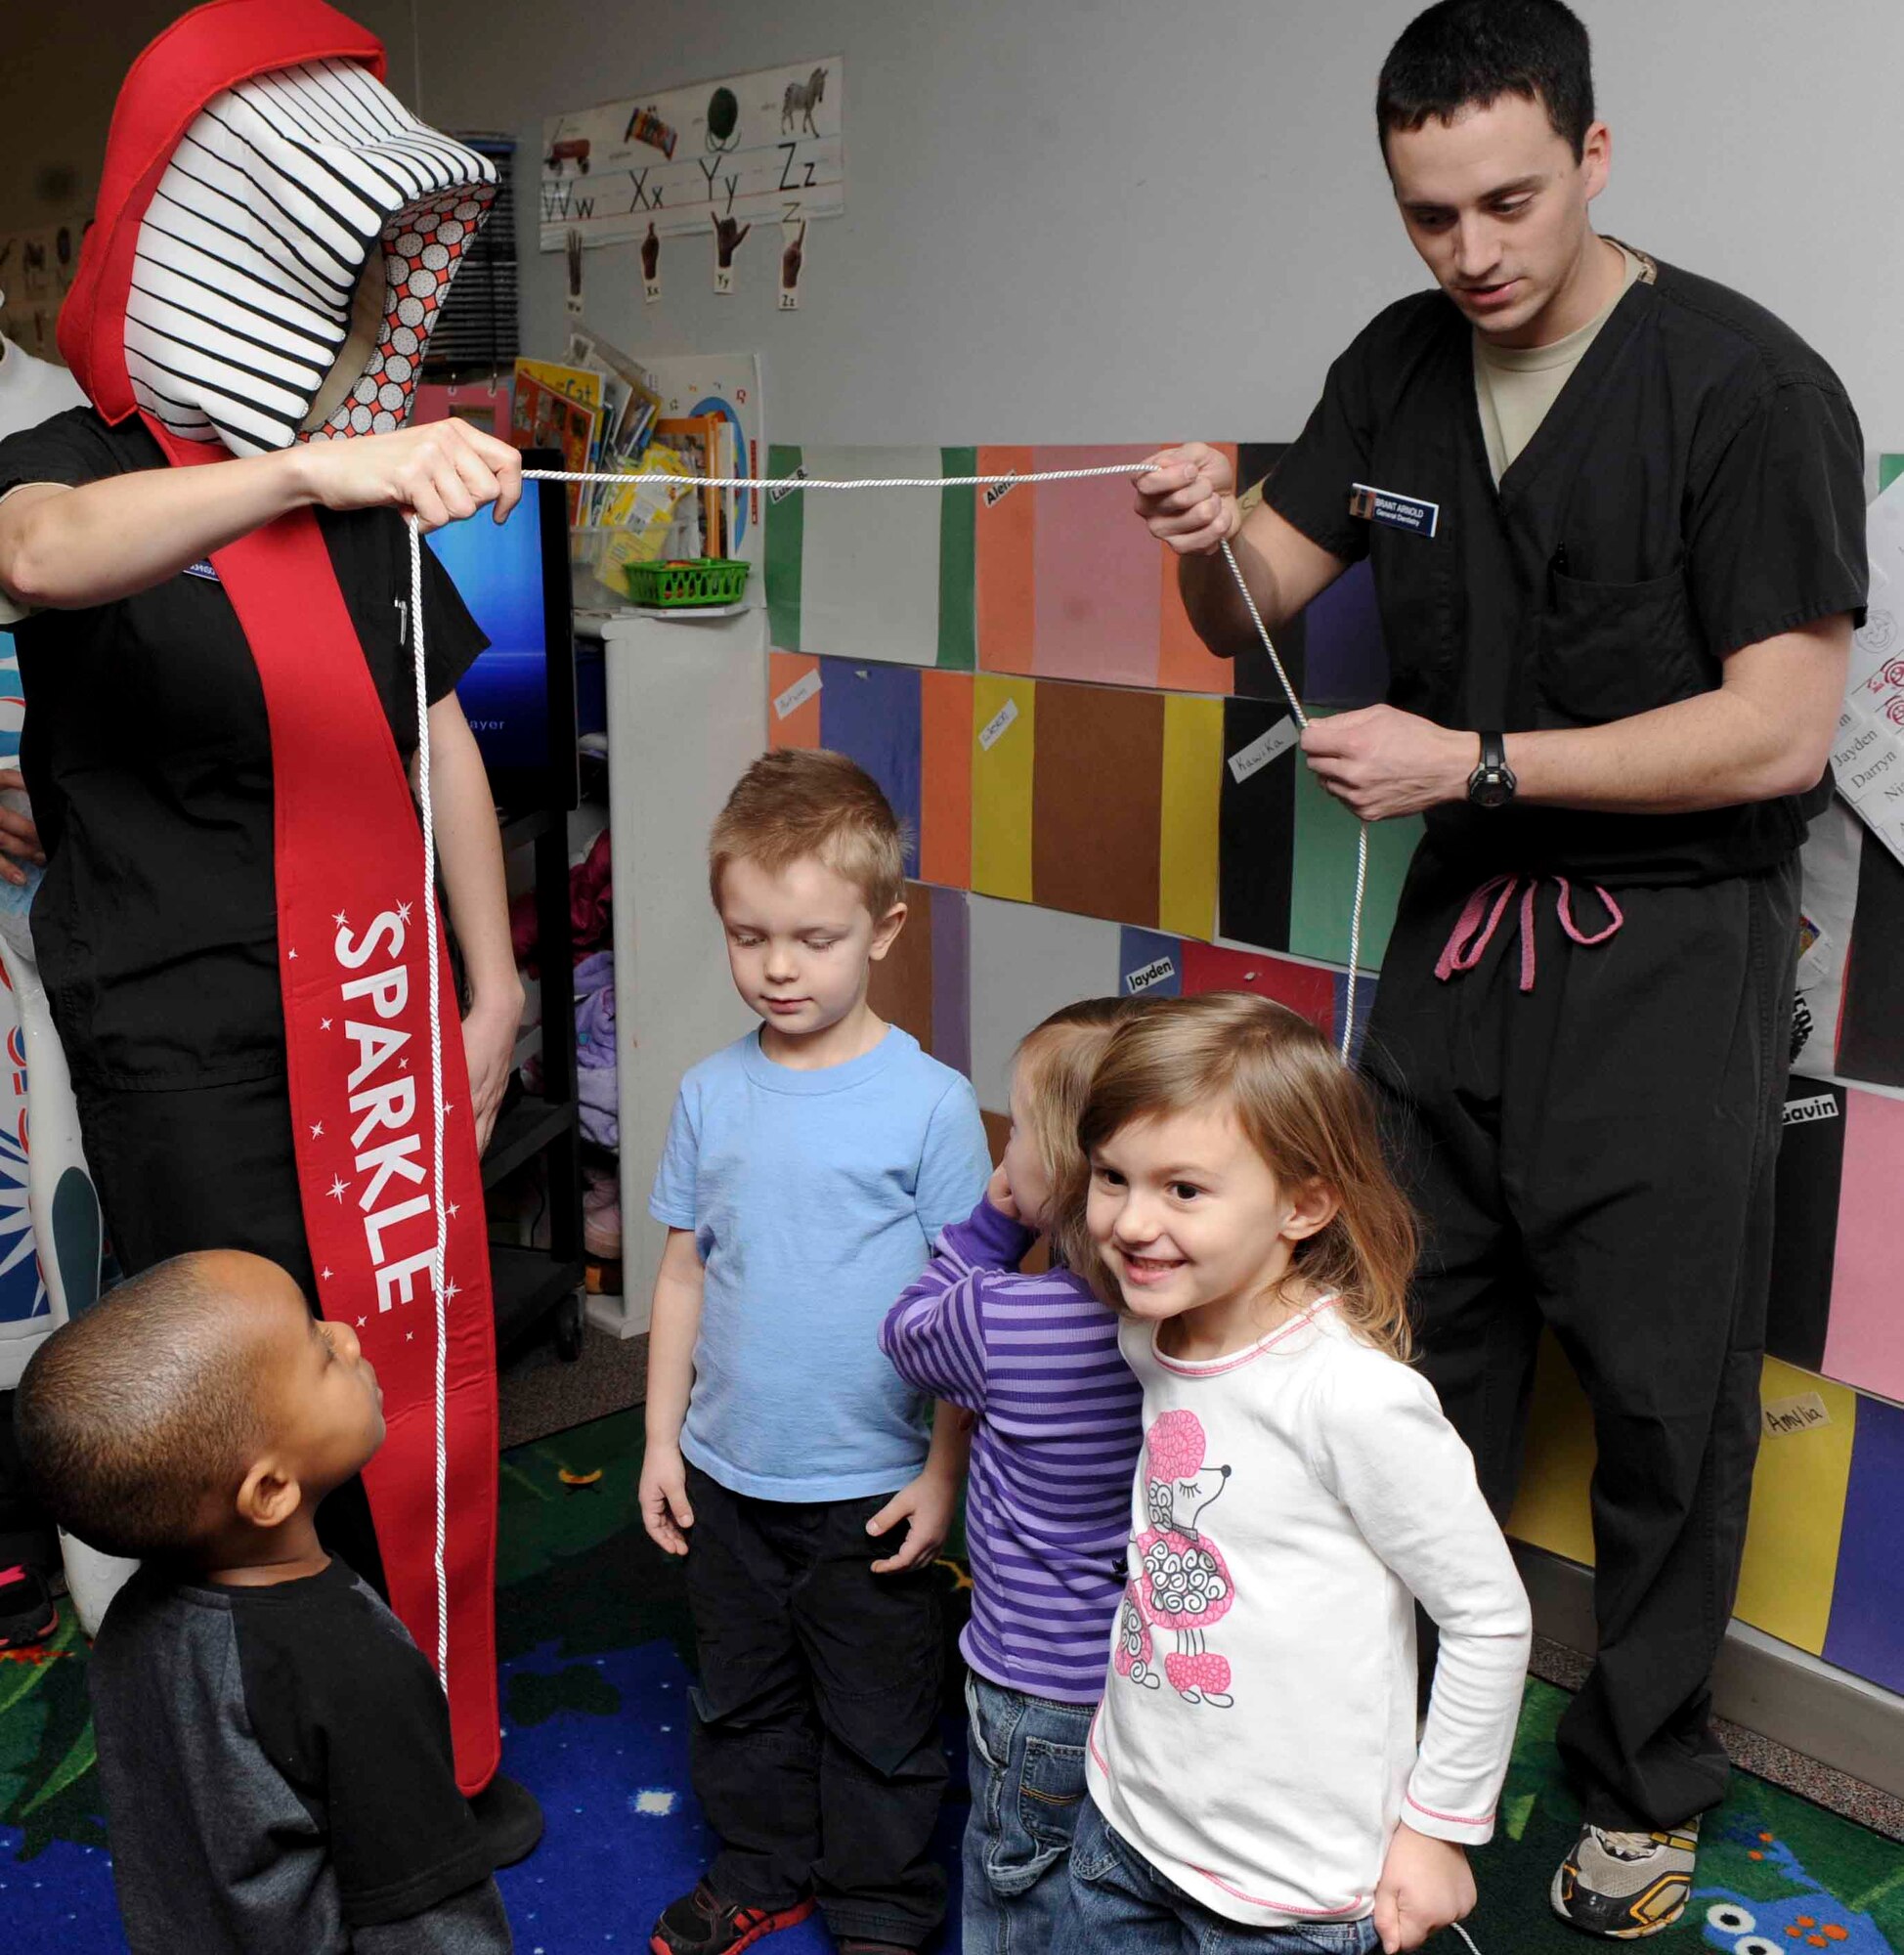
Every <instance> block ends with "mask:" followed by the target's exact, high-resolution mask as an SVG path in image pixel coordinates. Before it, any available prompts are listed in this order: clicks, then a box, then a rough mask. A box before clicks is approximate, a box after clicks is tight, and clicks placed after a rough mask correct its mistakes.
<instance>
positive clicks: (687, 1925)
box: [648, 1881, 813, 1955]
mask: <svg viewBox="0 0 1904 1955" xmlns="http://www.w3.org/2000/svg"><path fill="white" fill-rule="evenodd" d="M812 1912H813V1900H812V1896H811V1895H810V1894H809V1895H808V1896H807V1898H806V1899H805V1900H797V1901H794V1902H792V1903H790V1904H789V1905H788V1906H786V1907H782V1908H767V1907H750V1906H748V1905H747V1903H746V1902H744V1901H732V1900H722V1899H721V1898H720V1896H719V1895H718V1894H717V1893H715V1892H714V1889H713V1888H711V1887H710V1886H709V1885H708V1884H707V1882H706V1881H703V1882H702V1883H701V1884H700V1886H699V1887H697V1888H696V1889H695V1890H694V1891H693V1892H692V1893H690V1894H683V1895H682V1896H681V1897H680V1899H679V1900H676V1901H671V1902H669V1904H668V1906H667V1907H666V1908H665V1909H663V1911H662V1917H661V1919H660V1920H659V1921H658V1922H656V1923H655V1932H654V1933H653V1934H652V1935H650V1936H649V1939H648V1946H649V1947H650V1948H651V1949H652V1950H653V1951H654V1955H738V1951H739V1950H741V1949H743V1948H752V1947H753V1946H754V1944H755V1943H756V1942H757V1941H758V1940H759V1939H760V1938H761V1937H762V1936H763V1935H767V1934H774V1933H778V1932H779V1931H780V1930H781V1929H783V1928H792V1927H793V1926H794V1925H795V1924H796V1923H798V1922H801V1921H804V1920H805V1919H806V1917H807V1916H808V1915H809V1914H811V1913H812Z"/></svg>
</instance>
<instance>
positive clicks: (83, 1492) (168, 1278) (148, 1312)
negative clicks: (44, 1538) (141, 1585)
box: [14, 1254, 262, 1558]
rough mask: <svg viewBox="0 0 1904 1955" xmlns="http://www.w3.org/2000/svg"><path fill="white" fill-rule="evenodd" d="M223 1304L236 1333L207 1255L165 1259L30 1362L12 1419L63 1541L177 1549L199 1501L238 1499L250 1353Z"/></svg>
mask: <svg viewBox="0 0 1904 1955" xmlns="http://www.w3.org/2000/svg"><path fill="white" fill-rule="evenodd" d="M220 1274H224V1275H225V1276H226V1281H224V1282H220V1281H219V1280H218V1277H219V1275H220ZM235 1307H236V1310H237V1312H238V1322H240V1323H241V1322H242V1315H241V1313H242V1309H243V1305H242V1302H241V1301H236V1300H235V1299H234V1298H233V1295H232V1286H231V1282H230V1280H229V1274H228V1273H224V1272H216V1271H215V1264H214V1259H213V1258H212V1257H210V1256H207V1255H202V1254H197V1255H189V1256H174V1257H173V1258H172V1260H171V1261H170V1262H165V1263H160V1264H158V1265H157V1266H156V1267H155V1268H153V1269H150V1270H148V1271H146V1272H145V1274H144V1275H142V1276H137V1277H134V1278H133V1279H132V1281H131V1282H126V1283H122V1284H121V1285H120V1286H119V1287H118V1288H117V1289H115V1290H113V1291H112V1292H111V1293H110V1294H109V1295H108V1296H107V1297H106V1298H104V1299H103V1300H102V1301H101V1302H99V1303H97V1304H95V1305H94V1306H93V1308H92V1309H90V1310H88V1311H87V1312H86V1313H85V1314H84V1315H83V1316H80V1317H76V1318H74V1319H73V1321H72V1322H71V1323H70V1324H67V1325H63V1326H62V1327H61V1328H60V1329H58V1330H56V1331H55V1332H54V1333H53V1335H52V1336H51V1337H49V1338H48V1339H47V1340H46V1342H45V1343H44V1344H42V1345H41V1346H40V1348H39V1349H38V1350H37V1351H36V1352H34V1354H33V1358H32V1362H31V1363H30V1364H28V1366H27V1367H26V1371H25V1374H24V1376H22V1379H21V1381H20V1391H19V1394H18V1396H17V1398H16V1399H15V1403H14V1423H15V1427H16V1429H17V1431H18V1433H19V1437H20V1451H21V1456H22V1460H23V1462H24V1464H25V1467H26V1472H27V1477H28V1479H29V1480H30V1481H31V1483H32V1486H33V1490H34V1492H35V1493H36V1494H37V1495H38V1496H39V1498H40V1499H41V1501H42V1502H43V1503H44V1504H45V1506H46V1508H47V1511H48V1512H50V1513H51V1514H52V1515H53V1517H54V1519H55V1520H57V1521H58V1522H59V1523H60V1525H61V1526H62V1527H63V1528H65V1530H66V1532H67V1533H68V1534H71V1535H76V1536H77V1537H78V1538H79V1539H80V1540H81V1541H83V1542H86V1544H87V1545H88V1546H89V1547H96V1548H98V1549H99V1550H100V1551H101V1552H102V1553H105V1554H122V1555H130V1556H134V1557H139V1558H143V1557H145V1556H147V1555H153V1554H164V1553H176V1552H179V1551H181V1550H183V1549H187V1548H189V1547H190V1546H191V1545H192V1544H193V1541H194V1537H195V1534H196V1532H197V1530H198V1526H199V1522H200V1517H201V1515H202V1514H203V1511H204V1503H205V1499H206V1496H207V1495H210V1494H215V1493H219V1492H222V1491H224V1490H225V1489H226V1488H227V1487H229V1488H230V1490H231V1491H232V1492H233V1493H234V1494H235V1493H236V1492H237V1491H238V1481H239V1480H240V1478H241V1477H242V1475H243V1473H244V1471H245V1469H246V1468H247V1467H248V1466H249V1464H250V1452H251V1449H252V1448H254V1447H255V1446H256V1445H257V1443H258V1441H259V1439H260V1437H261V1436H262V1435H261V1431H260V1421H259V1414H258V1407H257V1389H256V1388H257V1380H258V1374H259V1366H258V1354H259V1348H260V1347H259V1344H258V1341H257V1340H256V1339H254V1338H250V1337H246V1336H244V1335H242V1334H239V1335H237V1336H235V1335H234V1334H233V1332H234V1322H235Z"/></svg>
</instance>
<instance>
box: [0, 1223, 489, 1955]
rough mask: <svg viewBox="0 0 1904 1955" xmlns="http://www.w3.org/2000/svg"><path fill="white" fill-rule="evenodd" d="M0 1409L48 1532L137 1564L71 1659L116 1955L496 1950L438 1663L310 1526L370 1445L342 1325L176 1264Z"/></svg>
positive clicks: (54, 1350)
mask: <svg viewBox="0 0 1904 1955" xmlns="http://www.w3.org/2000/svg"><path fill="white" fill-rule="evenodd" d="M16 1416H17V1419H18V1422H19V1426H20V1437H21V1446H22V1453H23V1454H24V1455H25V1458H26V1463H27V1468H28V1471H29V1472H30V1473H31V1474H32V1475H33V1477H34V1479H35V1481H36V1483H37V1485H38V1487H39V1488H40V1489H41V1491H42V1493H43V1496H44V1498H45V1500H46V1504H47V1505H48V1507H49V1508H50V1509H51V1510H52V1511H53V1513H54V1514H55V1516H56V1517H57V1518H58V1519H59V1521H60V1522H61V1524H62V1525H63V1526H64V1527H65V1528H66V1530H67V1531H68V1532H69V1533H71V1534H74V1535H77V1536H78V1537H79V1538H80V1539H81V1540H82V1541H85V1542H88V1543H89V1544H90V1545H92V1546H95V1547H99V1548H102V1549H104V1550H106V1551H107V1552H108V1553H114V1554H131V1555H139V1556H142V1557H144V1559H145V1563H146V1565H145V1566H144V1567H143V1568H142V1569H141V1570H140V1572H139V1573H138V1574H137V1575H136V1576H135V1577H134V1578H133V1579H132V1581H131V1582H130V1583H128V1584H127V1586H126V1587H125V1588H124V1589H123V1590H122V1591H121V1592H120V1594H119V1595H118V1597H117V1598H116V1599H115V1600H114V1602H113V1604H112V1607H111V1609H110V1611H109V1612H108V1615H107V1618H106V1622H105V1624H104V1625H103V1626H102V1628H101V1630H100V1634H99V1640H98V1642H97V1644H96V1646H95V1648H94V1651H93V1661H92V1667H91V1682H92V1695H93V1713H94V1722H95V1725H96V1728H97V1733H98V1741H99V1758H100V1773H101V1777H102V1780H103V1782H104V1784H105V1788H106V1800H107V1812H108V1821H109V1825H110V1831H111V1841H112V1862H113V1872H114V1876H115V1878H116V1881H117V1884H118V1890H119V1909H120V1913H121V1914H122V1915H123V1917H124V1920H125V1929H126V1938H127V1940H128V1942H129V1943H130V1944H131V1947H132V1950H133V1955H161V1951H162V1955H177V1951H178V1950H180V1949H186V1948H189V1949H191V1950H192V1951H193V1955H228V1951H229V1955H262V1952H263V1951H267V1950H268V1951H271V1955H341V1951H354V1955H509V1950H510V1948H511V1945H512V1944H511V1941H510V1935H509V1927H508V1921H507V1919H506V1917H505V1916H504V1914H503V1911H502V1902H501V1898H500V1896H499V1895H498V1892H497V1890H496V1884H495V1882H494V1881H493V1880H492V1879H491V1878H490V1863H489V1859H488V1857H487V1855H486V1853H485V1850H484V1846H483V1843H482V1840H481V1838H480V1836H479V1834H478V1831H477V1826H476V1821H475V1819H474V1818H473V1817H472V1815H471V1813H470V1810H469V1806H468V1803H466V1802H465V1800H464V1799H463V1798H462V1796H461V1794H460V1793H459V1792H458V1791H457V1790H456V1783H455V1775H454V1768H453V1764H452V1759H451V1750H450V1720H449V1714H448V1711H447V1709H446V1707H445V1704H444V1699H443V1693H442V1690H441V1689H440V1688H439V1686H438V1683H437V1679H436V1676H435V1674H434V1673H433V1672H432V1671H431V1669H430V1667H429V1665H428V1663H427V1662H426V1661H425V1660H424V1658H423V1656H422V1655H421V1654H420V1652H419V1651H418V1650H417V1648H416V1646H415V1645H414V1644H413V1643H412V1642H411V1639H410V1637H409V1635H408V1634H407V1633H406V1631H405V1630H404V1629H403V1627H402V1625H401V1624H399V1623H398V1621H397V1619H396V1618H395V1617H394V1616H393V1615H392V1614H391V1613H390V1611H389V1610H388V1609H387V1608H385V1607H384V1605H383V1603H382V1602H381V1601H379V1600H378V1599H377V1597H376V1595H375V1594H374V1593H373V1592H372V1590H371V1589H370V1588H369V1587H368V1586H367V1585H366V1584H364V1583H363V1582H361V1581H359V1580H358V1578H357V1577H356V1576H355V1575H353V1574H352V1573H351V1571H350V1570H349V1569H348V1568H347V1567H345V1565H344V1564H343V1563H342V1562H341V1561H336V1560H332V1559H331V1558H330V1557H329V1556H328V1555H326V1554H325V1550H324V1549H323V1548H322V1547H321V1546H320V1545H319V1544H318V1539H317V1533H316V1528H315V1526H314V1523H313V1515H314V1513H315V1511H316V1508H317V1505H318V1502H319V1501H320V1500H321V1499H323V1498H324V1496H325V1494H326V1493H327V1492H329V1490H330V1489H331V1488H332V1487H334V1486H338V1485H341V1484H342V1483H343V1482H344V1481H345V1480H347V1479H348V1478H349V1477H350V1476H351V1475H352V1474H354V1473H356V1472H357V1471H358V1470H359V1469H360V1468H361V1467H362V1466H363V1465H364V1464H365V1462H366V1461H367V1460H368V1459H369V1457H370V1455H372V1454H373V1453H374V1452H375V1451H376V1449H377V1447H378V1445H379V1444H380V1443H381V1442H382V1438H383V1410H382V1394H381V1392H380V1391H379V1390H378V1387H377V1382H376V1374H375V1372H374V1371H372V1369H371V1368H370V1367H369V1365H368V1364H367V1363H366V1362H365V1360H364V1358H363V1356H362V1354H361V1352H360V1350H359V1348H358V1343H357V1339H356V1337H355V1336H354V1335H353V1334H352V1332H351V1330H350V1328H349V1326H348V1325H344V1324H340V1323H319V1322H316V1321H314V1320H313V1319H312V1318H311V1316H310V1314H309V1312H308V1310H307V1309H306V1307H305V1303H304V1299H303V1296H302V1295H301V1294H300V1292H299V1291H298V1288H297V1285H296V1284H295V1283H294V1282H291V1280H290V1278H289V1277H287V1276H286V1275H285V1274H284V1272H283V1271H282V1270H281V1269H279V1268H278V1266H277V1265H276V1264H275V1263H269V1262H266V1261H264V1260H263V1259H262V1258H260V1257H256V1256H248V1255H241V1254H238V1253H237V1252H224V1251H221V1252H217V1253H209V1254H200V1255H193V1256H181V1257H178V1258H176V1259H174V1260H173V1261H171V1262H169V1263H162V1264H160V1265H159V1266H158V1267H157V1268H156V1269H153V1270H151V1271H148V1272H147V1273H146V1274H145V1275H144V1276H142V1277H139V1278H137V1279H135V1281H133V1282H129V1283H127V1284H125V1285H123V1286H122V1287H121V1288H119V1289H117V1290H115V1291H114V1292H113V1293H112V1295H111V1296H110V1297H108V1299H107V1300H106V1301H105V1302H104V1303H102V1304H101V1305H99V1306H98V1307H97V1308H96V1309H94V1310H92V1311H90V1312H88V1313H87V1314H86V1315H85V1316H84V1317H81V1318H79V1319H77V1320H76V1321H75V1322H73V1323H72V1324H70V1325H66V1326H65V1328H63V1329H61V1330H59V1331H57V1332H56V1333H55V1334H54V1335H53V1336H52V1337H50V1338H49V1339H48V1340H47V1342H46V1343H45V1344H44V1345H43V1346H42V1347H41V1349H40V1351H39V1352H38V1353H37V1354H36V1355H35V1357H34V1359H33V1362H32V1364H31V1365H29V1366H28V1367H27V1370H26V1375H25V1377H24V1378H23V1379H22V1383H21V1388H20V1396H19V1402H18V1405H17V1408H16Z"/></svg>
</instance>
